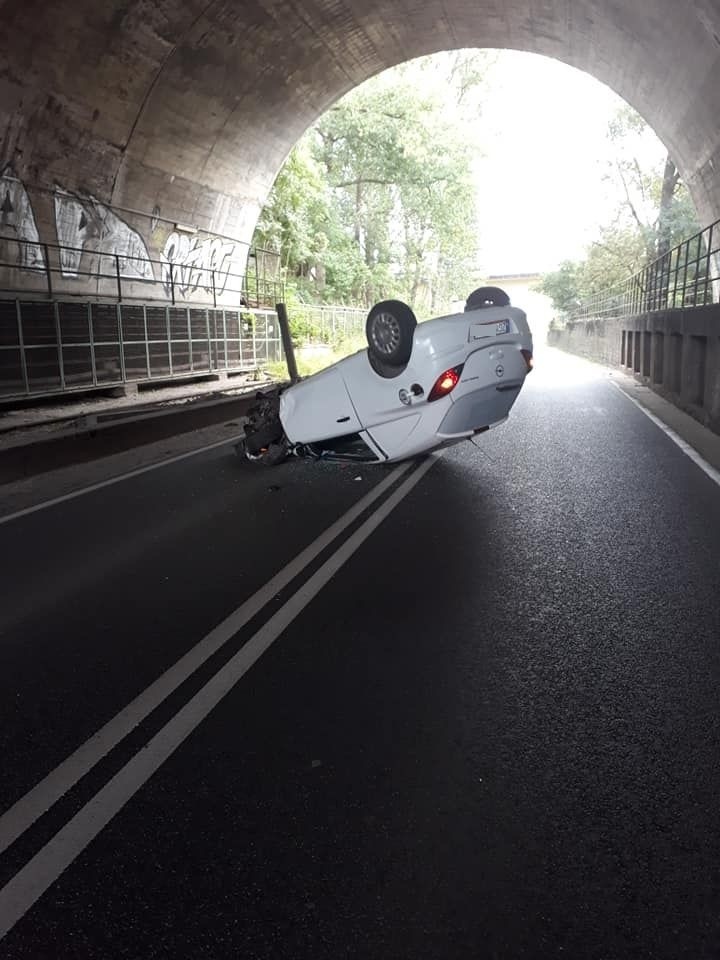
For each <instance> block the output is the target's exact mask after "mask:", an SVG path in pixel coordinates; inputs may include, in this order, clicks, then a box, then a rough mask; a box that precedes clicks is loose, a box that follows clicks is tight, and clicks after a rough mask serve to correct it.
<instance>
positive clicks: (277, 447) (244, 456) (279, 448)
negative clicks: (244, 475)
mask: <svg viewBox="0 0 720 960" xmlns="http://www.w3.org/2000/svg"><path fill="white" fill-rule="evenodd" d="M289 452H290V451H289V448H288V445H287V443H286V442H285V441H284V440H281V441H275V442H273V443H270V444H268V446H267V447H262V448H261V449H260V450H258V451H257V453H252V452H251V451H250V450H249V449H248V443H247V440H241V441H240V442H239V443H237V444H235V453H236V454H237V455H238V457H240V459H241V460H247V461H248V463H252V464H259V465H260V466H263V467H275V466H277V465H278V464H279V463H282V462H283V460H285V458H286V457H287V455H288V453H289Z"/></svg>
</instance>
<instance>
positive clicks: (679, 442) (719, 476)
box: [612, 381, 720, 487]
mask: <svg viewBox="0 0 720 960" xmlns="http://www.w3.org/2000/svg"><path fill="white" fill-rule="evenodd" d="M612 383H613V386H615V387H617V389H618V390H619V391H620V393H621V394H622V395H623V396H624V397H626V398H627V399H628V400H629V401H630V403H634V404H635V406H636V407H637V408H638V410H642V412H643V413H644V414H645V416H646V417H647V418H648V419H649V420H652V422H653V423H654V424H655V426H656V427H659V428H660V429H661V430H662V432H663V433H664V434H665V435H666V436H668V437H669V438H670V439H671V440H672V442H673V443H674V444H676V446H678V447H680V449H681V450H682V452H683V453H684V454H685V456H687V457H690V459H691V460H692V462H693V463H694V464H696V465H697V466H698V467H700V469H701V470H702V472H703V473H705V474H707V476H708V477H710V479H711V480H712V481H713V483H716V484H717V485H718V486H719V487H720V472H719V471H717V470H716V469H715V467H713V466H712V465H711V464H709V463H708V462H707V460H705V459H703V457H701V456H700V454H699V453H698V452H697V450H696V449H695V447H692V446H690V444H689V443H688V442H687V440H683V438H682V437H681V436H680V434H678V433H675V431H674V430H673V429H672V427H669V426H668V425H667V424H666V423H663V421H662V420H661V419H660V417H656V416H655V414H654V413H651V412H650V410H648V409H647V407H644V406H643V405H642V404H641V403H640V402H639V401H638V400H636V399H635V397H631V396H630V394H629V393H626V392H625V391H624V390H623V388H622V387H621V386H619V384H617V383H615V382H614V381H612Z"/></svg>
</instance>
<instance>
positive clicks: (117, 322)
mask: <svg viewBox="0 0 720 960" xmlns="http://www.w3.org/2000/svg"><path fill="white" fill-rule="evenodd" d="M283 357H284V353H283V349H282V342H281V336H280V328H279V325H278V321H277V315H276V313H275V312H274V311H271V310H262V309H246V308H243V309H242V310H237V309H236V310H231V309H227V308H221V307H218V308H217V309H215V308H213V307H190V306H184V307H180V306H177V305H176V306H172V305H165V306H159V305H157V304H128V303H114V304H113V303H98V302H86V303H81V302H78V301H67V300H52V301H44V300H19V299H18V300H0V399H3V400H13V399H18V398H27V397H36V396H49V395H55V394H62V393H67V392H69V391H76V390H91V389H93V388H94V387H112V386H116V385H118V386H119V385H121V384H124V383H132V382H147V381H152V380H169V379H177V378H179V377H187V376H195V377H197V376H201V375H203V374H213V373H218V372H221V371H230V372H234V373H242V372H244V371H247V372H250V371H254V370H258V369H262V368H264V367H265V366H267V365H268V364H270V363H276V362H278V361H282V360H283Z"/></svg>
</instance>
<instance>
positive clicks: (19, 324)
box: [15, 300, 30, 393]
mask: <svg viewBox="0 0 720 960" xmlns="http://www.w3.org/2000/svg"><path fill="white" fill-rule="evenodd" d="M15 314H16V316H17V327H18V346H19V347H20V367H21V368H22V375H23V384H24V386H25V393H30V381H29V380H28V371H27V361H26V359H25V337H24V336H23V322H22V309H21V307H20V301H19V300H16V301H15Z"/></svg>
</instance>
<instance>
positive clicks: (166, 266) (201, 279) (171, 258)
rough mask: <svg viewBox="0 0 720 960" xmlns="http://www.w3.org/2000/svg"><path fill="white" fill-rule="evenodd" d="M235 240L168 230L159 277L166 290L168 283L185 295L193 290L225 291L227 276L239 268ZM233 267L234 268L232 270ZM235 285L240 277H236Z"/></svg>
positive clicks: (237, 271)
mask: <svg viewBox="0 0 720 960" xmlns="http://www.w3.org/2000/svg"><path fill="white" fill-rule="evenodd" d="M236 249H237V244H235V243H234V242H233V241H232V240H225V239H223V238H221V237H196V236H188V235H187V234H184V233H177V232H175V233H171V234H170V235H169V237H168V238H167V240H166V241H165V246H164V247H163V252H162V254H161V261H162V280H163V285H164V287H165V292H166V293H167V294H168V295H170V291H171V287H174V288H175V290H176V291H179V292H180V294H181V296H183V297H186V296H187V295H188V294H189V293H194V292H195V291H196V290H204V291H205V292H206V293H208V294H211V293H212V292H213V290H214V291H215V294H216V295H218V296H219V295H220V294H222V293H224V291H225V288H226V286H227V282H228V279H229V277H230V276H231V275H232V274H233V272H235V273H239V272H240V271H239V270H238V269H237V265H236V259H235V255H236ZM233 268H236V269H235V270H234V269H233ZM237 283H238V286H239V284H240V277H237Z"/></svg>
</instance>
